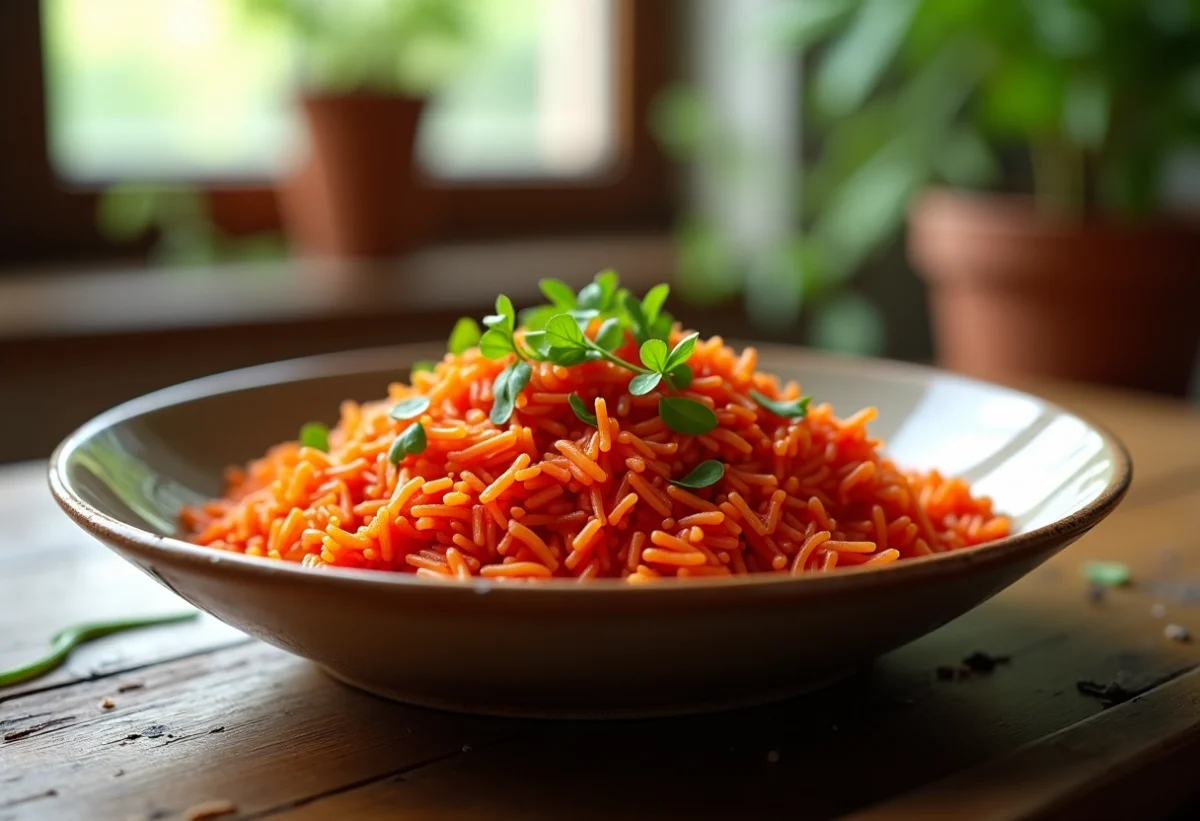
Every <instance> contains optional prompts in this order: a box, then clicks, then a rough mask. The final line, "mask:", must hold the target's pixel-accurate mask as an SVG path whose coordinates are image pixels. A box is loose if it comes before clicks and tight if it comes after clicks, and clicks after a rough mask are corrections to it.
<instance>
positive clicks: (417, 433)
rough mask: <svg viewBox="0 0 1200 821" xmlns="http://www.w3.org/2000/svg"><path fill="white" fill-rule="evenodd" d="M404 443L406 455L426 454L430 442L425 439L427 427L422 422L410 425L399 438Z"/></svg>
mask: <svg viewBox="0 0 1200 821" xmlns="http://www.w3.org/2000/svg"><path fill="white" fill-rule="evenodd" d="M397 441H398V442H400V443H402V446H403V447H404V451H405V453H409V454H412V455H416V454H418V453H424V452H425V447H426V445H428V441H427V440H426V438H425V427H424V425H422V424H421V423H420V422H417V423H416V424H414V425H409V426H408V427H407V428H405V429H404V431H403V432H402V433H401V434H400V436H399V437H398V438H397Z"/></svg>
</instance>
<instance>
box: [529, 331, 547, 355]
mask: <svg viewBox="0 0 1200 821" xmlns="http://www.w3.org/2000/svg"><path fill="white" fill-rule="evenodd" d="M525 345H526V346H527V347H529V348H531V349H533V351H534V353H536V354H537V355H538V356H540V357H541V358H542V359H545V358H546V354H547V352H548V351H549V350H550V342H549V341H548V340H547V339H546V332H545V331H526V332H525Z"/></svg>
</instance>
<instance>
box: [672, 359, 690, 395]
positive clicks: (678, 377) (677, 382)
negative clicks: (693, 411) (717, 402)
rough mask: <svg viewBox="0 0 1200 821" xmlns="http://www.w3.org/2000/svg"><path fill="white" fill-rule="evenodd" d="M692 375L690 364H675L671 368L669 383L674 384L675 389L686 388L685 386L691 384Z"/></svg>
mask: <svg viewBox="0 0 1200 821" xmlns="http://www.w3.org/2000/svg"><path fill="white" fill-rule="evenodd" d="M694 375H695V374H693V373H692V367H691V365H676V366H675V367H674V368H671V373H670V379H671V384H672V385H674V386H675V388H676V389H677V390H681V391H682V390H687V388H688V387H690V386H691V384H692V377H693V376H694Z"/></svg>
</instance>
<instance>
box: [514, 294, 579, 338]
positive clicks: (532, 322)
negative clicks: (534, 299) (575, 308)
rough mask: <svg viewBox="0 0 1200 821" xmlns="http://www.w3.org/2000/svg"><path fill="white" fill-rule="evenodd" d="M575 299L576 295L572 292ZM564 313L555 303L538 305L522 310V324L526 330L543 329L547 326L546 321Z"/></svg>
mask: <svg viewBox="0 0 1200 821" xmlns="http://www.w3.org/2000/svg"><path fill="white" fill-rule="evenodd" d="M571 298H572V299H574V298H575V295H574V294H572V295H571ZM561 313H562V309H561V308H558V307H556V306H554V305H538V306H537V307H536V308H526V309H525V310H523V311H521V324H522V325H523V326H525V330H526V331H541V330H544V329H545V327H546V323H547V322H549V321H550V319H551V318H552V317H555V316H558V315H559V314H561Z"/></svg>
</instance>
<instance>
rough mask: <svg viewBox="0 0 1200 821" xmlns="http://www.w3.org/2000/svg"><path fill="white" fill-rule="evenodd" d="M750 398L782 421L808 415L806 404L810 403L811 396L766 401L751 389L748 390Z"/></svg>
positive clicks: (764, 397)
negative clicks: (780, 417) (782, 419)
mask: <svg viewBox="0 0 1200 821" xmlns="http://www.w3.org/2000/svg"><path fill="white" fill-rule="evenodd" d="M750 398H751V399H753V400H754V401H755V402H757V403H758V404H759V405H760V406H761V407H763V408H764V409H766V410H768V411H770V412H771V413H773V414H775V415H776V416H782V417H783V418H784V419H803V418H804V417H805V416H807V415H808V403H809V402H811V401H812V397H811V396H801V397H800V398H799V399H768V398H767V397H766V396H764V395H763V394H761V393H759V392H758V391H756V390H754V389H753V388H751V389H750Z"/></svg>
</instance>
